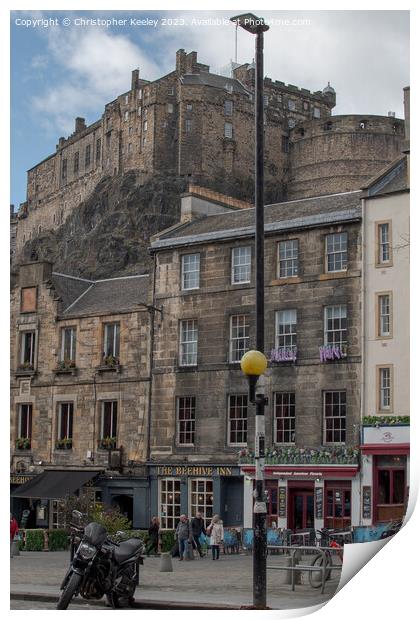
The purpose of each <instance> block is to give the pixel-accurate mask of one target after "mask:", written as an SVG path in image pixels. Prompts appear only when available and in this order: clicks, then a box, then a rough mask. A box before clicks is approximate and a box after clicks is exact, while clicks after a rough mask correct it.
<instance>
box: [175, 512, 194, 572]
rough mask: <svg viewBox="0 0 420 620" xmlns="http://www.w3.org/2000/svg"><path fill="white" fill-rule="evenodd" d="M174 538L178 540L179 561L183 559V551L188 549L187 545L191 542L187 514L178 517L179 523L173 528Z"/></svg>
mask: <svg viewBox="0 0 420 620" xmlns="http://www.w3.org/2000/svg"><path fill="white" fill-rule="evenodd" d="M175 538H176V539H177V541H178V549H179V561H180V562H181V561H182V560H183V559H184V551H185V550H187V549H188V545H189V544H190V543H191V542H192V532H191V523H190V522H189V520H188V517H187V515H181V516H180V517H179V523H178V525H177V527H176V530H175Z"/></svg>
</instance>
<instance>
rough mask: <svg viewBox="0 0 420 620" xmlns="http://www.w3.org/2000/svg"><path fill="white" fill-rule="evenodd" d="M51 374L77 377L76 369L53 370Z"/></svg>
mask: <svg viewBox="0 0 420 620" xmlns="http://www.w3.org/2000/svg"><path fill="white" fill-rule="evenodd" d="M53 373H54V374H55V375H77V368H76V367H75V366H74V367H73V368H54V370H53Z"/></svg>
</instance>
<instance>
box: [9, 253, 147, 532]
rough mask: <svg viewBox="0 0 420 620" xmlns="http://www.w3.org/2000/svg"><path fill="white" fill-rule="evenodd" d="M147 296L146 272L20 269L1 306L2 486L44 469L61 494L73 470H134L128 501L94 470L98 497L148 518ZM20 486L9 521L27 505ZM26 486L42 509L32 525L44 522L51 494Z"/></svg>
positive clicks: (52, 515)
mask: <svg viewBox="0 0 420 620" xmlns="http://www.w3.org/2000/svg"><path fill="white" fill-rule="evenodd" d="M148 295H149V276H131V277H126V278H115V279H111V280H102V281H96V282H91V281H88V280H83V279H80V278H73V277H71V276H67V275H64V274H59V273H54V272H52V269H51V264H49V263H42V262H33V263H29V264H25V265H21V266H20V269H19V281H18V285H17V286H16V287H15V288H14V290H13V294H12V312H11V369H12V379H11V473H12V483H13V481H16V482H22V476H23V479H25V480H30V479H31V477H32V476H33V475H34V474H37V473H40V472H42V471H43V470H44V469H47V470H48V468H49V469H53V470H56V471H58V472H60V471H61V472H62V473H63V472H64V473H65V474H66V476H65V477H64V479H63V480H60V492H62V493H64V495H65V494H66V492H68V493H72V492H74V491H76V489H77V488H78V487H79V486H80V484H81V479H80V476H82V477H84V482H86V481H87V480H88V479H89V478H95V477H96V476H97V475H98V474H99V473H100V472H102V473H103V472H105V471H106V470H114V469H117V470H119V469H120V468H121V467H126V470H127V466H130V468H131V471H132V473H133V472H136V473H137V477H136V484H135V490H134V491H133V485H132V484H130V506H127V497H126V493H127V491H126V488H125V487H126V483H125V482H124V479H123V478H121V477H119V478H118V481H117V482H118V483H117V485H116V486H115V484H114V483H113V480H112V473H111V474H110V475H111V478H110V477H109V476H106V475H103V476H102V482H100V483H99V484H98V486H97V489H98V491H101V493H102V499H103V500H104V501H105V502H106V503H108V504H111V503H112V502H115V503H118V504H119V505H120V506H121V508H122V510H124V511H129V512H130V511H131V512H132V504H133V495H134V499H135V504H136V510H137V512H136V513H135V515H134V522H135V526H137V527H139V523H140V521H141V523H142V524H143V525H144V524H145V523H146V522H147V519H148V515H146V512H145V511H146V496H145V494H146V491H147V480H146V478H145V475H144V473H145V472H144V467H140V468H138V467H137V466H136V465H138V463H144V461H145V459H146V457H147V455H146V453H145V451H144V450H145V446H146V440H145V437H146V432H147V419H148V416H149V414H150V411H149V402H150V400H149V392H150V370H149V369H150V353H151V351H150V346H151V342H150V321H151V316H150V313H149V312H148V310H147V301H148ZM121 446H123V449H122V452H120V450H119V449H120V447H121ZM110 450H111V452H110ZM114 473H115V472H114ZM70 476H73V479H72V478H70ZM74 477H75V478H74ZM78 477H79V478H78ZM74 480H76V482H74ZM69 481H70V482H69ZM77 481H78V482H77ZM72 483H73V484H74V485H75V486H74V488H72V487H71V484H72ZM66 484H70V486H68V487H67V486H66ZM11 488H12V490H16V489H19V487H17V486H14V485H12V487H11ZM54 490H55V491H57V488H55V489H54ZM44 491H45V489H44ZM50 492H51V490H50ZM29 493H30V494H29V495H28V494H24V495H23V496H22V497H21V498H17V497H16V498H14V499H13V511H14V513H15V514H16V516H17V517H18V518H20V517H21V514H22V510H23V509H26V508H30V507H31V506H34V503H33V502H34V500H33V498H34V495H33V493H32V491H29ZM31 493H32V494H31ZM34 493H35V497H36V498H38V506H41V507H42V506H44V507H46V508H47V510H46V511H45V516H44V518H39V516H38V517H37V525H41V526H50V527H51V526H53V525H54V523H55V522H56V502H53V503H52V504H49V501H48V499H49V498H51V497H57V495H54V494H53V495H50V494H48V493H47V494H46V497H47V499H46V498H45V494H42V493H41V494H40V495H39V494H37V492H36V491H34ZM59 497H61V495H59ZM28 498H32V500H30V499H28ZM31 501H32V504H31ZM35 503H37V502H35ZM37 514H38V513H37ZM32 525H33V526H34V525H35V517H34V515H33V516H32ZM29 527H31V525H29Z"/></svg>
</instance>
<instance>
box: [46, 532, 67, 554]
mask: <svg viewBox="0 0 420 620" xmlns="http://www.w3.org/2000/svg"><path fill="white" fill-rule="evenodd" d="M68 547H69V536H68V533H67V531H66V530H64V529H63V530H61V529H56V530H48V549H49V550H50V551H62V550H66V549H68Z"/></svg>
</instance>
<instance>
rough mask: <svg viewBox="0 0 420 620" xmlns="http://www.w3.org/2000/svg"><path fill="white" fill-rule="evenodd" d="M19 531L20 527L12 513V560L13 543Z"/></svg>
mask: <svg viewBox="0 0 420 620" xmlns="http://www.w3.org/2000/svg"><path fill="white" fill-rule="evenodd" d="M18 531H19V527H18V524H17V521H16V519H15V518H14V516H13V515H12V513H10V557H11V558H12V557H13V541H14V539H15V536H16V534H17V533H18Z"/></svg>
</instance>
